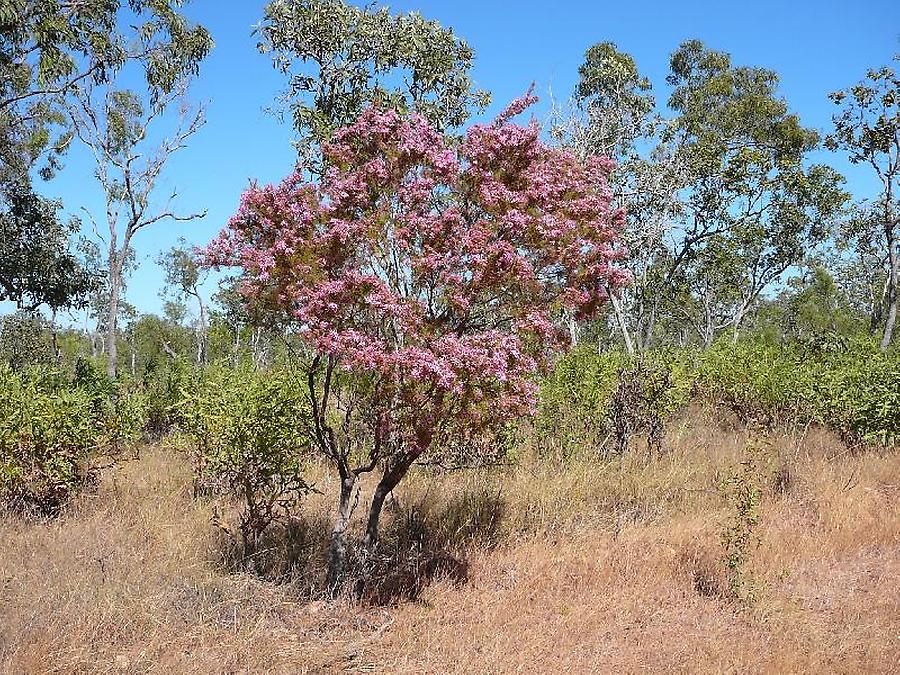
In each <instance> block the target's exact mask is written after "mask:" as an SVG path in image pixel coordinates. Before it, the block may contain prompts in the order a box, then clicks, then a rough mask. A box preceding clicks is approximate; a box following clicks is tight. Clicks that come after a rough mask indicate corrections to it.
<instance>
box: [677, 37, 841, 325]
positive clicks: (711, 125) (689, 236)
mask: <svg viewBox="0 0 900 675" xmlns="http://www.w3.org/2000/svg"><path fill="white" fill-rule="evenodd" d="M667 81H668V82H669V84H670V85H672V86H673V87H674V89H673V92H672V95H671V97H670V99H669V107H670V108H671V109H672V110H673V111H674V112H675V113H676V117H675V118H674V120H673V124H672V125H671V127H670V128H669V129H668V130H667V133H669V134H671V136H672V138H673V139H675V141H676V143H677V147H678V151H679V153H680V154H681V156H682V158H683V161H684V162H685V166H686V171H687V174H688V177H689V181H688V185H687V189H686V190H685V192H684V205H685V212H684V218H683V219H682V221H681V223H680V224H679V228H678V230H679V231H678V233H677V236H676V238H675V239H674V245H673V248H672V261H671V263H670V265H669V271H668V275H667V276H668V278H669V280H671V281H672V282H673V283H675V284H680V285H681V286H682V288H683V289H685V290H687V291H689V292H691V293H692V294H693V295H694V296H695V297H696V299H697V301H698V303H699V304H700V305H701V306H702V307H703V308H704V316H703V320H702V321H700V322H695V323H697V324H698V325H702V326H703V329H702V330H698V334H699V335H700V337H701V338H702V339H703V341H704V342H707V341H709V340H710V339H711V338H712V337H714V336H715V334H716V333H717V332H719V331H721V330H723V329H725V328H731V329H732V330H733V331H734V334H735V336H736V335H737V332H738V330H739V329H740V327H741V325H742V324H743V322H744V320H745V319H746V317H747V314H748V312H750V311H751V309H752V308H753V306H754V305H755V303H757V302H758V300H759V298H760V297H761V295H762V294H763V292H764V291H765V290H766V289H768V288H770V287H771V286H772V284H774V283H776V282H777V281H778V280H779V279H780V278H781V277H782V275H783V274H784V273H785V272H786V271H787V270H788V269H790V268H791V267H792V266H794V265H796V264H798V263H799V262H800V261H801V260H803V258H804V257H805V255H806V253H807V252H808V251H810V250H811V249H813V248H815V247H816V246H817V245H818V244H820V243H822V242H823V241H824V240H825V239H826V238H827V236H828V234H829V227H830V226H831V224H832V222H833V220H834V219H835V217H836V216H837V215H838V214H839V213H840V210H841V208H842V206H843V204H844V202H845V201H846V199H847V194H846V193H845V192H844V191H843V189H842V187H841V185H842V182H843V178H842V177H841V176H840V175H839V174H837V173H836V172H835V171H834V170H833V169H831V168H830V167H827V166H824V165H811V166H807V165H806V159H807V156H808V154H809V153H810V152H811V151H812V150H814V149H816V148H817V147H818V144H819V138H818V136H817V134H816V133H815V132H814V131H812V130H810V129H807V128H804V127H803V126H802V125H801V124H800V121H799V119H798V118H797V116H796V115H794V114H792V113H790V112H789V110H788V106H787V103H786V102H785V101H784V99H782V98H781V97H779V96H778V93H777V87H778V76H777V74H776V73H775V72H774V71H771V70H767V69H763V68H753V67H744V66H734V65H732V63H731V58H730V56H729V55H728V54H726V53H724V52H718V51H714V50H711V49H708V48H706V47H705V46H704V45H703V44H702V43H701V42H699V41H696V40H692V41H688V42H685V43H684V44H682V45H681V46H680V47H679V49H678V50H677V51H676V52H675V53H674V54H673V55H672V59H671V74H670V75H669V77H668V78H667ZM691 266H693V267H694V268H695V269H694V270H690V271H688V270H686V268H687V267H691ZM712 281H717V283H711V282H712ZM696 282H699V283H696Z"/></svg>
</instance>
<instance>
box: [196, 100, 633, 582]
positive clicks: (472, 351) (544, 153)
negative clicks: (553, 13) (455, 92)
mask: <svg viewBox="0 0 900 675" xmlns="http://www.w3.org/2000/svg"><path fill="white" fill-rule="evenodd" d="M534 100H535V99H534V97H532V96H531V95H530V93H529V95H528V96H526V97H524V98H521V99H517V100H515V101H514V102H513V103H512V104H511V105H510V106H509V108H507V110H506V111H504V113H503V114H501V116H500V117H499V118H498V119H497V120H496V121H495V122H494V123H492V124H490V125H475V126H473V127H471V129H470V130H469V131H468V133H467V134H466V135H465V137H464V138H463V139H461V140H460V141H457V142H454V141H451V140H449V139H447V138H446V137H444V136H443V135H442V134H440V133H439V132H438V131H436V130H435V129H433V128H432V127H431V126H430V125H429V123H428V122H427V121H426V120H425V119H424V118H423V117H421V116H417V115H412V116H404V115H402V114H400V113H397V112H394V111H383V110H379V109H375V108H369V109H367V110H365V111H364V112H363V113H362V114H361V115H360V116H359V118H358V119H357V121H356V122H355V123H354V124H352V125H350V126H349V127H346V128H344V129H341V130H339V131H338V132H336V134H335V135H334V137H333V138H332V141H331V142H330V143H327V144H324V146H323V156H324V158H325V160H326V162H327V165H328V167H329V168H328V170H327V171H326V172H325V174H324V176H323V178H322V180H321V183H320V184H310V183H308V182H305V180H304V178H303V176H302V174H301V173H299V172H298V173H295V174H293V175H291V176H289V177H288V178H286V179H285V180H284V181H283V182H282V183H281V184H279V185H274V186H266V187H258V186H253V187H251V188H250V189H249V190H248V191H247V192H246V193H245V194H244V196H243V198H242V201H241V205H240V208H239V211H238V213H237V214H236V215H235V216H234V217H232V218H231V220H230V221H229V223H228V226H227V227H226V228H225V230H224V231H223V232H222V233H221V234H220V235H219V236H218V237H217V238H216V239H215V240H213V242H212V243H210V244H209V246H208V247H207V249H206V251H205V255H206V259H207V263H208V264H210V265H213V266H217V267H221V266H237V267H240V268H242V271H243V287H242V293H243V295H244V297H245V298H246V300H247V301H248V302H249V303H251V304H252V305H254V306H255V307H257V308H264V309H265V310H266V311H267V312H270V313H273V314H274V315H275V316H276V317H278V318H280V319H281V320H282V321H287V322H288V323H289V325H293V326H295V327H296V328H297V330H298V332H299V334H300V336H301V337H302V340H303V343H304V344H305V345H307V346H308V348H309V350H310V354H309V356H310V358H309V359H308V362H307V363H306V365H305V375H306V379H307V384H308V393H309V397H310V403H311V409H312V420H311V427H312V428H311V435H312V437H313V439H314V442H315V444H316V445H317V447H318V449H319V451H320V452H321V453H322V454H323V455H324V456H325V457H327V458H328V459H329V460H330V461H331V462H332V463H333V464H334V466H335V468H336V470H337V473H338V475H339V477H340V481H341V493H340V504H339V510H338V516H337V518H336V521H335V524H334V529H333V532H332V550H331V570H330V572H331V582H332V583H335V584H336V583H338V582H339V581H340V578H341V575H342V568H343V565H344V559H345V557H346V551H347V543H348V540H347V528H348V524H349V520H350V516H351V512H352V510H353V507H354V504H355V503H356V501H357V500H358V495H359V493H358V487H357V484H358V481H359V478H360V476H361V475H363V474H365V473H368V472H372V471H376V470H380V472H381V477H380V480H379V481H378V484H377V486H376V488H375V490H374V493H373V495H372V499H371V502H370V505H369V513H368V520H367V526H366V532H365V539H364V543H365V544H366V545H367V546H368V547H371V546H374V544H375V543H377V540H378V521H379V516H380V514H381V510H382V506H383V504H384V500H385V498H386V496H387V495H388V494H389V493H390V492H391V490H393V489H394V487H396V485H397V484H398V483H399V482H400V481H401V480H402V479H403V477H404V476H405V475H406V473H407V472H408V470H409V468H410V467H411V466H412V464H413V463H414V462H417V461H423V460H424V459H425V458H424V457H423V456H424V455H425V454H426V453H429V451H430V452H432V453H434V452H437V451H438V449H447V448H448V447H451V448H453V449H454V450H455V451H456V452H465V453H478V452H479V451H481V450H483V449H484V441H485V439H486V438H490V434H485V432H486V431H490V430H491V429H496V428H498V427H499V426H501V425H503V424H504V423H506V422H508V421H510V420H512V419H514V418H517V417H519V416H522V415H526V414H528V413H530V412H531V411H532V410H533V409H534V406H535V402H536V400H535V397H536V385H535V383H534V380H533V376H534V374H535V373H536V372H538V371H539V370H540V369H541V368H542V367H543V366H545V365H546V364H547V363H548V362H549V359H550V357H551V356H552V355H553V354H554V353H555V352H557V351H559V350H560V349H562V348H563V347H564V346H565V345H566V344H567V339H566V335H565V332H564V331H563V330H560V327H559V326H558V325H557V323H556V322H555V319H557V318H558V317H559V316H560V314H561V313H562V311H563V310H570V311H574V312H576V313H578V314H579V315H582V316H589V315H591V314H593V313H594V312H595V311H596V310H597V309H598V308H599V307H600V306H601V305H602V303H603V302H604V301H605V300H606V293H607V290H606V289H607V288H618V287H620V286H621V285H623V284H624V283H625V281H626V279H627V275H626V273H624V272H623V271H621V270H620V269H618V268H617V267H616V265H615V261H616V260H618V259H619V258H620V257H621V255H622V251H621V250H619V249H618V248H617V246H616V241H617V237H618V235H619V231H620V228H621V226H622V223H623V214H622V213H620V212H615V211H613V210H612V209H611V207H610V191H609V188H608V186H607V179H608V176H609V173H610V170H611V168H612V165H611V162H610V161H609V160H606V159H603V158H597V157H592V158H588V159H587V160H584V161H581V160H579V159H577V158H576V157H575V155H573V154H572V153H570V152H567V151H564V150H560V149H554V148H551V147H548V146H547V145H545V144H544V143H543V142H541V140H540V138H539V130H538V127H537V125H536V124H535V123H534V122H533V121H532V123H531V124H530V125H529V126H526V127H522V126H517V125H514V124H511V123H510V122H509V120H510V118H511V117H513V116H514V115H516V114H519V113H521V112H522V111H523V110H524V109H525V108H527V107H528V106H529V105H531V103H532V102H533V101H534Z"/></svg>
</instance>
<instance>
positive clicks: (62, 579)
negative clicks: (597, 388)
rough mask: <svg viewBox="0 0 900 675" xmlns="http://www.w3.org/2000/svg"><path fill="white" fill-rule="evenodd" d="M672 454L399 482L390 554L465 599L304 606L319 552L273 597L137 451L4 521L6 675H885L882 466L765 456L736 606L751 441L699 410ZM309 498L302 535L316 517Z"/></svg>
mask: <svg viewBox="0 0 900 675" xmlns="http://www.w3.org/2000/svg"><path fill="white" fill-rule="evenodd" d="M668 440H669V446H670V450H669V451H668V452H666V453H664V454H662V455H660V456H656V457H647V456H646V455H644V454H643V453H641V452H635V453H633V454H631V455H628V456H626V457H625V458H624V459H623V460H622V461H611V462H600V461H596V460H591V459H589V458H582V459H580V460H576V461H573V462H572V463H570V464H568V465H565V466H563V465H547V464H542V463H540V462H538V461H537V460H535V459H532V458H531V457H530V455H529V456H527V457H525V458H522V460H521V463H520V464H519V465H518V466H516V467H514V468H510V469H506V470H503V471H494V472H490V471H480V472H471V473H459V474H452V475H444V476H435V475H427V474H425V473H424V472H423V473H419V474H416V475H414V476H411V477H410V481H409V484H408V485H406V486H404V488H403V489H402V490H401V491H400V492H399V494H398V495H397V497H396V499H395V501H394V502H393V503H392V504H391V508H390V509H389V518H388V521H389V522H388V523H387V529H388V534H389V537H393V538H394V540H395V541H400V542H401V543H402V544H403V545H411V544H417V543H418V544H421V545H422V546H425V547H428V548H431V549H435V550H441V551H444V552H447V553H449V554H452V555H453V556H455V557H456V558H459V559H465V560H466V561H467V563H468V580H467V581H466V582H465V583H459V581H458V580H457V581H454V580H451V579H437V580H436V581H434V582H433V583H431V584H430V585H427V586H425V587H424V590H422V591H421V595H420V596H419V599H418V600H417V601H405V602H400V603H396V604H392V605H388V606H374V605H366V606H352V605H350V604H348V603H325V602H323V601H320V600H310V597H309V589H311V588H315V586H316V580H315V579H314V578H311V577H313V576H315V574H317V573H318V570H319V567H320V564H321V563H320V561H321V550H320V548H321V541H320V539H316V538H315V537H313V538H310V539H309V540H308V541H307V544H306V546H307V548H308V549H309V550H308V551H306V553H305V554H304V555H305V556H306V557H305V558H303V556H302V555H301V556H300V557H301V558H303V559H302V561H301V563H302V564H301V563H296V561H295V564H294V574H293V581H292V582H290V583H280V584H277V583H273V582H270V581H265V580H263V579H261V578H260V577H259V576H258V575H251V574H248V573H237V572H229V571H228V569H227V564H226V563H227V560H224V559H223V548H222V541H221V537H220V536H217V535H216V533H215V530H214V528H213V527H212V526H211V525H210V518H211V516H212V514H213V508H214V507H213V505H212V504H211V503H209V502H203V501H196V500H193V499H192V498H191V496H190V476H189V472H188V468H187V466H186V463H185V462H183V461H182V459H181V458H180V457H178V456H175V455H173V454H172V452H171V451H169V450H166V449H165V448H152V449H149V450H148V451H146V452H145V453H144V455H143V457H142V458H141V459H140V460H139V461H136V462H132V463H128V464H124V465H122V466H120V467H117V468H115V469H113V470H110V471H109V472H108V473H107V474H106V475H105V477H104V480H103V481H102V483H101V486H100V489H99V492H98V493H97V494H95V495H85V496H84V497H83V498H81V499H80V500H79V502H78V503H77V504H76V505H75V506H74V507H73V508H72V509H71V511H70V512H68V513H66V514H65V515H64V516H63V517H61V518H59V519H58V520H56V521H52V522H44V523H35V522H32V523H24V522H22V521H20V520H17V519H15V518H13V517H0V542H2V549H0V670H2V671H3V672H10V673H13V672H15V673H18V672H154V673H157V672H166V673H175V672H179V673H180V672H187V673H220V672H284V673H294V672H362V671H367V672H373V671H375V672H406V673H448V672H451V673H452V672H460V673H462V672H478V673H501V672H502V673H506V672H529V673H530V672H569V673H575V672H578V673H581V672H644V671H673V672H710V671H712V672H773V673H774V672H778V673H781V672H860V671H861V672H884V673H888V672H892V671H893V672H896V669H897V664H898V663H900V584H898V581H897V580H898V579H900V499H898V498H900V456H898V455H897V454H896V453H884V452H882V453H877V452H868V453H851V452H848V451H847V450H846V449H844V448H843V447H842V446H840V444H839V443H838V442H837V441H836V440H835V439H834V438H832V437H831V436H829V435H828V434H826V433H824V432H821V431H818V430H811V431H809V432H808V433H805V434H801V433H798V434H787V433H782V434H778V435H775V436H773V437H772V438H771V439H770V441H771V442H770V445H769V447H768V448H767V450H766V461H767V462H768V463H767V465H766V466H767V469H766V474H765V476H764V477H763V478H764V479H765V480H766V481H767V483H766V485H767V488H766V491H765V495H764V498H763V503H762V507H761V514H762V519H761V521H760V524H759V526H758V530H757V532H758V534H759V536H760V542H761V543H760V546H759V548H758V549H756V550H755V552H754V553H753V556H752V558H751V561H750V563H749V570H748V571H749V574H750V577H751V578H752V580H753V585H754V589H755V591H756V595H757V599H756V600H755V601H754V602H750V603H748V602H742V601H739V600H737V599H735V598H734V597H732V596H731V594H730V593H729V591H728V583H727V579H726V577H725V574H724V570H723V565H722V549H721V546H720V543H719V538H720V535H721V532H722V528H723V525H724V523H725V522H726V520H727V519H728V518H729V517H730V516H731V513H730V510H729V508H728V507H727V505H726V503H725V502H724V500H723V498H722V495H721V494H720V493H719V491H718V489H717V486H718V484H719V481H720V479H721V478H722V477H723V476H725V475H727V474H728V472H730V471H732V470H734V468H735V467H736V466H737V465H738V463H739V462H740V460H741V459H742V457H743V454H744V448H745V445H746V440H747V434H746V432H745V431H744V430H743V429H741V428H740V427H739V426H738V427H736V428H732V429H726V428H724V427H723V426H722V425H721V424H719V423H717V422H713V421H712V419H711V418H710V417H709V416H708V415H707V414H704V413H700V412H697V411H694V412H693V413H692V414H691V415H689V416H688V417H687V418H686V419H685V421H684V422H683V423H682V424H681V425H679V426H678V427H677V428H674V429H672V430H671V431H670V434H669V439H668ZM319 486H320V487H321V488H322V489H323V492H324V493H325V494H324V495H322V496H320V497H315V498H312V499H310V501H309V502H308V503H307V504H306V505H305V507H304V515H303V517H304V519H305V520H306V521H311V522H319V521H321V520H322V519H325V518H327V516H328V514H329V512H330V508H331V506H332V504H331V501H332V499H333V497H332V494H333V487H334V486H333V485H332V484H331V483H330V482H329V481H328V480H327V478H325V477H324V476H323V479H322V480H320V483H319ZM300 548H301V549H302V547H300ZM298 550H299V549H298ZM301 553H303V551H301Z"/></svg>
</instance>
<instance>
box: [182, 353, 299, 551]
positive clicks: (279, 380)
mask: <svg viewBox="0 0 900 675" xmlns="http://www.w3.org/2000/svg"><path fill="white" fill-rule="evenodd" d="M178 410H179V416H180V424H181V426H182V428H183V430H184V436H185V437H186V440H187V441H188V442H189V445H190V449H191V452H192V454H193V458H194V466H195V492H197V493H198V494H199V493H204V492H212V493H230V494H233V495H235V496H237V497H238V498H239V499H240V500H241V501H242V502H243V507H244V508H243V512H242V514H241V520H240V529H241V535H242V538H243V541H244V545H245V549H246V550H248V551H252V550H253V549H254V548H255V545H256V542H257V541H258V539H259V536H260V535H261V534H262V533H263V531H264V530H265V529H266V528H267V527H268V526H269V525H270V524H271V523H272V522H273V521H274V520H276V519H277V518H278V517H280V516H284V515H286V514H287V513H288V511H289V509H290V508H291V507H292V506H293V505H294V504H295V503H296V502H297V501H298V500H299V499H300V498H301V497H303V496H304V495H305V494H307V493H308V492H310V490H311V489H312V488H311V486H310V485H309V484H307V482H306V481H305V480H304V478H303V472H304V468H305V466H306V464H307V461H308V459H309V457H310V453H309V439H308V436H307V431H308V428H309V427H308V425H309V419H310V416H309V407H308V403H307V397H306V393H305V390H304V389H303V388H302V387H301V386H300V385H299V383H298V382H297V381H296V380H295V379H294V378H292V376H291V375H290V373H287V372H274V371H271V372H266V373H262V372H259V371H255V370H251V369H249V368H235V369H232V368H226V367H220V366H214V367H211V368H210V369H208V370H207V371H206V372H205V373H204V374H203V377H202V378H201V379H200V381H199V382H196V383H194V384H191V385H190V386H186V387H185V389H184V391H183V398H182V401H181V403H180V404H179V406H178Z"/></svg>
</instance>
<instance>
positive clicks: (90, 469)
mask: <svg viewBox="0 0 900 675" xmlns="http://www.w3.org/2000/svg"><path fill="white" fill-rule="evenodd" d="M104 377H105V376H104ZM142 427H143V401H142V398H141V397H140V396H139V395H136V394H128V393H126V392H121V393H119V392H116V391H115V388H114V387H113V386H112V385H110V384H109V383H108V381H104V378H103V377H100V375H99V374H98V373H97V372H96V370H95V369H93V367H92V366H90V364H81V365H79V366H78V367H76V374H75V377H74V379H72V380H69V379H68V378H67V377H66V376H65V375H64V374H63V373H61V372H60V371H57V370H50V369H36V370H29V371H27V372H21V373H17V372H14V371H12V370H11V369H9V368H7V367H0V502H2V503H3V504H4V505H5V506H6V507H7V508H9V509H11V510H13V511H16V512H23V513H24V512H29V513H36V514H40V515H45V516H52V515H56V514H58V513H59V512H60V510H61V509H62V508H63V507H64V506H65V504H66V503H67V502H68V501H69V499H70V498H71V497H72V495H74V494H76V493H77V492H78V491H79V490H81V489H82V488H84V487H85V486H86V485H89V484H90V483H91V482H92V480H93V478H94V476H95V473H96V470H97V461H98V460H99V459H101V458H103V457H107V458H113V459H115V458H117V457H118V456H119V455H120V454H121V452H122V451H123V450H124V449H126V448H128V447H131V446H132V445H133V444H134V443H135V442H136V441H137V440H138V439H139V437H140V429H141V428H142Z"/></svg>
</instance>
